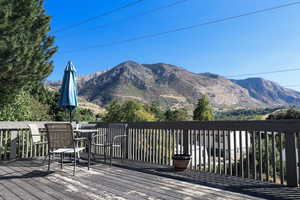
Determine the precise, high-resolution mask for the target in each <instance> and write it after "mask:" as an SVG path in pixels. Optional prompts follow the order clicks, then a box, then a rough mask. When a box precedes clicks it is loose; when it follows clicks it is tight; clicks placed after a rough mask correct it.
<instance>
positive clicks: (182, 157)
mask: <svg viewBox="0 0 300 200" xmlns="http://www.w3.org/2000/svg"><path fill="white" fill-rule="evenodd" d="M172 158H173V165H174V169H175V171H184V170H186V168H187V167H188V165H189V163H190V160H191V156H190V155H188V154H174V155H173V157H172Z"/></svg>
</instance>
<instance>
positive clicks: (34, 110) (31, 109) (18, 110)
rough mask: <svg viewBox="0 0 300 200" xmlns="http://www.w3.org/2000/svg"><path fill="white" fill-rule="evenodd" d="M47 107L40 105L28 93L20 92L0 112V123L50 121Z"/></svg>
mask: <svg viewBox="0 0 300 200" xmlns="http://www.w3.org/2000/svg"><path fill="white" fill-rule="evenodd" d="M48 113H49V105H44V104H41V103H40V102H39V101H37V100H36V99H35V98H34V97H32V96H31V95H30V94H29V93H28V92H25V91H22V92H20V93H19V94H18V95H16V96H15V98H14V99H13V100H12V101H11V102H10V103H8V104H6V106H5V107H3V108H2V109H1V110H0V121H45V120H51V119H52V118H51V116H50V115H49V114H48Z"/></svg>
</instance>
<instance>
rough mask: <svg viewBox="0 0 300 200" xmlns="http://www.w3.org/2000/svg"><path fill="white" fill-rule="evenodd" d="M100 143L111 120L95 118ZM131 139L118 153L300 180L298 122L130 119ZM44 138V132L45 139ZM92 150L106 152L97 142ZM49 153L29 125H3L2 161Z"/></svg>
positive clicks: (157, 161) (284, 181)
mask: <svg viewBox="0 0 300 200" xmlns="http://www.w3.org/2000/svg"><path fill="white" fill-rule="evenodd" d="M96 126H97V129H98V136H97V137H96V138H95V142H96V143H97V144H104V141H105V137H106V136H105V133H109V131H108V123H97V124H96ZM126 134H127V136H128V137H127V139H122V140H121V141H119V142H117V143H118V145H115V146H114V151H113V152H114V157H120V158H121V157H122V158H126V159H129V160H136V161H143V162H147V163H154V164H159V165H172V155H173V154H175V153H184V154H190V155H191V156H192V160H191V163H190V166H189V168H190V169H191V170H195V171H202V172H210V173H218V174H224V175H228V176H239V177H243V178H250V179H256V180H261V181H267V182H274V183H279V184H287V185H289V186H297V185H298V184H299V174H300V168H299V167H298V163H299V162H298V161H299V156H300V154H299V153H298V149H300V121H298V120H287V121H211V122H138V123H128V129H127V131H126ZM42 141H45V137H43V138H42ZM93 152H94V153H95V154H98V155H103V154H104V148H103V147H102V146H101V145H97V146H95V147H94V148H93ZM46 154H47V145H46V144H36V145H34V144H32V142H31V139H30V134H29V130H28V129H26V128H17V129H13V128H10V129H1V128H0V160H5V159H14V158H30V157H35V156H44V155H46Z"/></svg>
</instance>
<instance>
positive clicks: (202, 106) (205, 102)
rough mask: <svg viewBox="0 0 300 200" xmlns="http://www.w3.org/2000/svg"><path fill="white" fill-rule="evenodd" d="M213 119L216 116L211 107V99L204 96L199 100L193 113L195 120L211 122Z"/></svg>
mask: <svg viewBox="0 0 300 200" xmlns="http://www.w3.org/2000/svg"><path fill="white" fill-rule="evenodd" d="M213 119H214V115H213V111H212V108H211V107H210V106H209V99H208V97H207V96H205V95H204V96H203V97H202V98H200V99H199V100H198V103H197V106H196V108H195V110H194V112H193V120H197V121H209V120H213Z"/></svg>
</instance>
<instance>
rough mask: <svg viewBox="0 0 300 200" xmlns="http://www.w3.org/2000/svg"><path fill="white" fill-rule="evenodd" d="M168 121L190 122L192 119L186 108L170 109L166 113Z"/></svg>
mask: <svg viewBox="0 0 300 200" xmlns="http://www.w3.org/2000/svg"><path fill="white" fill-rule="evenodd" d="M164 115H165V120H166V121H188V120H189V119H190V117H189V114H188V111H187V109H186V108H178V109H172V110H171V109H168V110H166V112H165V114H164Z"/></svg>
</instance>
